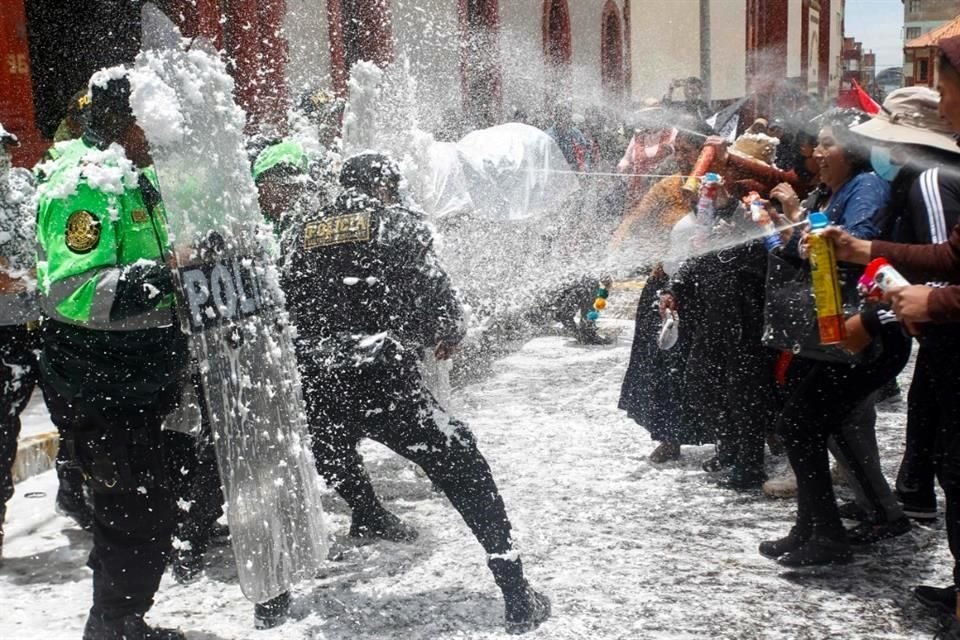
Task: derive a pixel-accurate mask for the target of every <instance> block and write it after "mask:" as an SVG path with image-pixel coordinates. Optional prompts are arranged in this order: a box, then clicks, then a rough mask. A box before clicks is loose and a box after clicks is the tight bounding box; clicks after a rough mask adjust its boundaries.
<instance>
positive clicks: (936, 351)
mask: <svg viewBox="0 0 960 640" xmlns="http://www.w3.org/2000/svg"><path fill="white" fill-rule="evenodd" d="M926 346H927V345H925V347H926ZM929 346H930V348H929V349H928V350H927V353H926V355H927V359H926V360H927V362H926V365H927V366H925V368H924V375H925V377H926V379H925V380H923V381H922V382H923V383H925V384H927V385H929V387H930V388H931V389H932V394H933V397H934V398H935V400H934V402H935V403H936V405H937V406H938V407H939V408H940V410H941V411H940V413H939V414H938V416H937V432H936V433H937V435H936V445H935V447H934V451H935V460H936V465H935V467H936V474H937V478H938V479H939V481H940V486H941V487H942V488H943V493H944V497H945V498H946V500H945V503H946V512H945V514H944V517H945V518H946V523H947V540H948V542H949V544H950V553H951V554H952V555H953V562H954V569H953V576H954V584H960V384H958V383H957V380H958V376H960V348H958V345H957V344H956V341H955V340H949V341H946V343H945V344H936V343H934V344H930V345H929ZM921 353H922V352H921ZM916 380H917V379H916V377H915V378H914V382H912V383H911V385H910V393H911V394H913V393H914V386H917V382H916Z"/></svg>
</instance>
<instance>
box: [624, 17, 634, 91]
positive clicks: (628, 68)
mask: <svg viewBox="0 0 960 640" xmlns="http://www.w3.org/2000/svg"><path fill="white" fill-rule="evenodd" d="M623 34H624V36H623V87H624V90H625V93H626V95H627V99H628V100H629V99H630V98H631V97H632V95H633V57H632V49H631V46H630V44H631V42H632V41H633V31H632V30H631V29H630V0H623Z"/></svg>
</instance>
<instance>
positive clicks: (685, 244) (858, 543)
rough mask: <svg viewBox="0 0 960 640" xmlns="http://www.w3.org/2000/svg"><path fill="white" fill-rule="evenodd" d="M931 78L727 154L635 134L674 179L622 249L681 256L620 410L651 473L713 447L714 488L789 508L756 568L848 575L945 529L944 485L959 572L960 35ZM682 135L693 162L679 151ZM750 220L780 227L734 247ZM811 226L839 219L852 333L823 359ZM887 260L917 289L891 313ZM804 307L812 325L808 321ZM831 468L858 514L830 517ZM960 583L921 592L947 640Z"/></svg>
mask: <svg viewBox="0 0 960 640" xmlns="http://www.w3.org/2000/svg"><path fill="white" fill-rule="evenodd" d="M939 78H940V84H939V87H938V91H939V93H938V92H937V91H933V90H931V89H928V88H926V87H908V88H904V89H900V90H897V91H894V92H892V93H891V94H890V95H889V96H888V98H887V99H886V100H885V102H884V104H883V109H882V110H881V112H880V113H878V114H877V115H875V116H873V117H870V116H868V115H867V114H865V113H861V112H858V111H855V110H851V109H838V108H833V109H828V110H826V111H825V112H823V113H821V114H819V115H817V116H816V117H813V118H809V119H807V118H804V119H803V121H801V122H797V121H796V120H793V121H791V120H790V119H787V118H784V119H783V120H775V121H774V122H775V123H776V126H770V125H769V124H768V123H767V122H766V121H761V122H758V123H755V125H754V126H751V127H750V128H749V129H748V130H747V132H745V133H744V134H743V135H742V136H741V137H740V138H738V139H737V141H736V142H735V143H734V144H733V145H732V146H730V147H729V148H727V147H726V145H725V143H724V142H723V141H722V140H720V139H719V138H717V137H706V136H702V135H700V136H697V135H694V133H695V132H696V133H699V130H698V129H697V128H696V127H693V126H690V125H686V124H685V125H683V126H682V127H676V126H675V127H673V128H672V129H671V128H668V127H664V128H663V129H661V130H659V131H653V132H650V133H645V134H644V136H645V144H646V147H647V149H648V151H647V153H646V154H643V155H642V156H641V158H642V160H649V162H646V163H643V162H642V161H641V162H635V163H633V164H634V166H642V168H643V170H642V173H650V174H663V173H675V175H674V176H672V177H669V178H663V179H660V181H659V182H655V183H654V184H653V185H652V186H646V191H645V193H644V194H643V195H642V196H641V198H640V200H639V204H637V205H636V206H635V207H634V209H633V211H632V212H630V213H628V214H627V216H626V217H625V219H624V223H623V226H622V228H621V230H619V232H618V234H617V236H616V237H615V239H614V242H615V243H616V242H622V241H623V240H624V239H625V238H629V237H630V235H631V234H633V233H636V232H637V231H636V229H637V228H638V227H639V228H643V232H644V233H649V232H650V229H657V228H659V232H660V233H666V234H668V236H669V245H670V249H669V251H667V252H666V254H667V255H666V256H665V258H664V260H663V261H662V262H661V263H659V264H656V265H655V266H654V267H653V270H652V272H651V273H650V276H649V278H648V280H647V283H646V286H645V289H644V291H643V295H642V297H641V299H640V303H639V306H638V309H637V316H636V330H635V333H634V342H633V349H632V355H631V361H630V365H629V368H628V370H627V372H626V375H625V377H624V381H623V388H622V393H621V399H620V408H621V409H623V410H625V411H626V412H627V415H628V416H630V417H631V418H633V419H634V420H635V421H636V422H637V423H638V424H640V425H642V426H643V427H644V428H646V429H647V430H648V431H649V432H650V434H651V437H652V438H653V439H654V440H655V441H658V442H659V446H657V447H656V448H655V449H654V451H653V453H652V454H651V456H650V459H651V461H652V462H654V463H657V464H662V463H665V462H668V461H671V460H675V459H677V458H679V457H680V456H681V455H682V447H683V446H684V445H700V444H708V443H709V444H714V443H715V444H716V446H717V454H716V456H715V457H714V458H711V459H710V460H708V461H707V462H705V463H704V465H703V466H704V469H705V470H707V471H709V472H714V473H717V474H718V482H719V484H720V485H721V486H725V487H729V488H731V489H734V490H737V491H746V492H756V493H758V494H759V493H760V491H761V490H762V491H763V492H765V493H767V494H768V495H770V496H774V497H780V498H785V497H795V498H796V505H797V513H796V522H795V524H794V525H793V526H792V527H791V528H790V530H789V531H788V532H786V535H785V536H784V537H782V538H779V539H775V540H766V541H762V542H760V544H759V553H760V554H762V555H764V556H766V557H769V558H771V559H773V560H775V561H776V562H777V563H779V564H780V565H782V566H785V567H791V568H796V567H807V566H820V565H832V564H842V563H847V562H850V561H851V559H852V558H853V553H854V551H855V550H856V549H857V548H861V547H863V546H867V545H872V544H874V543H876V542H878V541H880V540H884V539H888V538H895V537H897V536H900V535H902V534H904V533H906V532H908V531H909V530H910V529H911V520H915V521H918V522H930V521H931V520H934V519H936V517H937V515H938V509H937V499H936V493H935V490H934V483H935V479H937V480H939V482H940V485H941V487H942V488H943V492H944V495H945V504H946V509H945V514H944V517H945V519H946V524H947V527H946V528H947V537H948V541H949V544H950V549H951V551H952V552H953V554H954V557H955V558H956V559H957V560H960V525H958V524H957V523H958V517H960V516H958V513H960V512H958V507H957V505H956V503H955V500H956V496H955V494H956V478H955V468H956V467H957V465H958V463H957V460H956V459H955V458H956V455H957V453H956V451H957V444H956V443H957V441H958V440H957V434H958V431H957V429H958V426H957V425H958V423H957V417H956V415H955V406H956V402H955V401H954V398H955V395H956V385H955V383H954V382H952V381H951V378H952V377H953V376H954V375H955V374H956V363H957V345H956V335H957V333H956V329H955V328H954V326H953V324H952V323H954V322H956V320H957V318H958V315H957V314H958V312H957V309H958V307H957V306H956V291H958V290H960V289H958V288H957V287H956V286H955V283H956V282H957V281H956V279H955V278H956V264H957V256H958V255H960V253H958V249H957V247H958V246H960V245H958V244H957V243H958V242H960V232H958V230H957V228H956V225H957V222H958V217H957V216H958V215H960V201H958V182H957V181H958V179H960V172H958V166H960V162H958V161H960V147H958V146H957V142H956V135H957V134H960V110H958V106H960V105H958V102H957V100H958V96H960V39H952V40H951V39H948V40H945V41H944V42H943V43H942V44H941V53H940V58H939ZM684 136H688V137H692V138H693V139H692V140H689V142H690V143H692V144H693V145H694V148H691V149H689V150H688V149H686V148H685V147H686V144H685V143H686V142H687V141H685V140H684ZM671 144H672V145H673V149H672V150H670V151H668V152H666V153H664V152H663V151H662V150H661V149H660V147H661V145H671ZM785 149H789V152H787V153H783V151H784V150H785ZM698 154H699V155H698ZM698 157H699V158H700V159H703V158H706V159H707V160H708V162H705V163H703V165H702V166H701V163H700V162H697V165H698V167H699V170H700V173H701V174H702V173H703V172H704V171H711V172H714V173H715V174H716V175H715V176H713V179H714V180H716V181H718V182H720V183H721V185H722V186H721V187H720V189H719V195H718V196H717V197H716V199H715V202H714V203H710V202H705V201H704V192H703V187H701V189H700V191H699V192H698V191H697V190H695V189H694V190H690V191H685V190H684V185H685V181H686V179H687V178H686V177H687V176H688V175H689V174H690V173H691V172H692V170H691V167H692V166H694V165H693V164H692V163H693V162H695V161H697V158H698ZM654 161H659V164H656V165H655V168H651V167H652V166H653V164H654ZM671 161H672V163H673V166H669V167H666V168H659V167H665V166H666V165H665V163H669V162H671ZM758 162H759V164H757V163H758ZM783 169H786V171H784V170H783ZM641 188H643V187H641ZM744 196H747V197H744ZM751 203H754V206H753V207H752V206H751ZM705 204H709V205H711V206H709V207H705ZM756 206H759V207H760V212H761V215H760V219H761V220H768V221H772V222H773V223H774V225H775V226H774V227H770V226H768V227H766V230H765V231H761V232H759V233H757V234H756V235H755V236H754V239H752V240H749V241H746V242H739V241H738V242H735V243H731V242H728V241H727V238H729V236H730V235H731V233H733V234H734V235H736V233H735V232H732V230H735V229H736V228H737V227H738V226H743V225H747V226H749V225H750V224H751V220H753V221H756V220H757V211H756V209H755V207H756ZM751 211H753V215H751ZM814 212H820V213H822V214H824V215H825V216H826V217H827V219H828V220H829V223H830V225H831V226H830V227H829V230H828V231H826V232H825V236H826V237H828V238H830V239H831V241H832V242H833V243H834V245H835V247H836V257H837V260H838V261H839V267H838V273H839V280H840V283H841V298H842V305H843V310H844V315H845V318H846V319H845V336H846V337H845V338H843V340H842V341H841V342H840V343H839V344H838V345H832V346H826V345H822V344H820V339H819V336H818V335H817V327H816V322H815V317H814V316H813V315H812V307H811V303H810V300H811V296H812V288H811V278H810V273H809V270H810V267H809V261H808V258H809V256H808V251H809V241H810V235H809V233H810V232H809V230H808V229H807V228H806V227H805V225H804V223H805V221H806V219H807V217H808V216H809V215H810V214H812V213H814ZM705 214H706V215H705ZM644 225H645V226H646V228H644ZM950 229H953V231H952V232H950V231H949V230H950ZM743 235H749V234H741V237H742V236H743ZM878 257H883V258H886V259H887V260H888V261H889V262H890V263H891V264H892V265H893V266H894V267H895V268H897V269H899V270H901V271H902V273H903V274H904V275H905V276H906V277H907V279H908V280H909V281H910V282H912V283H918V284H913V285H911V286H907V287H902V288H897V289H894V290H892V291H891V292H888V293H887V294H886V296H885V298H884V300H883V301H878V300H877V299H875V298H869V297H865V296H864V285H863V282H862V276H863V274H864V265H866V264H867V263H868V262H870V261H871V260H872V259H874V258H878ZM919 283H927V284H919ZM804 307H806V308H808V311H809V312H808V313H806V315H804V313H801V312H799V311H798V310H800V309H803V308H804ZM668 324H674V325H676V326H675V331H676V336H675V344H674V343H673V341H668V342H667V344H666V345H664V343H663V341H662V340H658V339H660V338H662V337H663V330H664V328H665V327H666V326H667V325H668ZM914 340H915V341H916V342H917V343H918V345H919V351H918V353H917V360H916V367H915V369H914V373H913V378H912V382H911V385H910V390H909V395H908V412H907V416H908V417H907V424H906V425H904V426H905V440H906V447H905V450H904V452H903V459H902V461H901V464H900V470H899V473H898V476H897V478H896V483H895V486H894V488H893V489H891V487H890V485H889V484H888V482H887V479H886V478H885V477H884V474H883V471H882V469H881V465H880V456H879V453H878V446H877V440H876V433H875V425H876V404H877V402H878V400H879V399H882V398H884V397H887V396H889V395H891V394H894V393H899V389H898V387H897V386H896V376H897V374H898V373H899V372H900V371H901V370H902V369H903V368H904V366H905V365H906V363H907V361H908V358H909V356H910V352H911V347H912V344H913V342H914ZM765 444H767V445H769V448H770V451H771V452H772V453H780V452H782V451H784V450H785V452H786V455H787V459H788V461H789V465H790V469H789V470H788V474H787V475H786V476H784V477H780V478H773V479H768V478H767V475H766V472H765V465H764V454H765ZM828 452H829V453H828ZM830 453H832V454H833V457H834V458H835V459H836V464H837V467H838V469H839V470H840V475H842V476H844V477H845V478H846V480H847V482H848V483H849V484H850V486H851V489H852V490H853V494H854V496H855V500H854V501H853V502H849V503H844V504H838V503H837V499H836V496H835V493H834V487H833V484H834V479H833V477H832V473H831V468H830V456H829V454H830ZM845 520H846V521H849V522H853V523H854V525H853V526H849V527H845V525H844V521H845ZM957 566H960V564H957ZM956 571H957V570H956V569H955V571H954V584H951V585H948V586H946V587H938V586H928V585H920V586H917V587H916V588H915V590H914V595H915V596H916V598H917V599H918V600H920V601H921V602H922V603H923V604H925V605H927V606H930V607H931V608H933V609H934V610H935V611H937V612H938V613H940V614H943V615H945V618H944V620H943V631H942V632H941V633H942V634H943V636H942V637H946V638H954V637H960V624H958V623H957V619H956V613H957V610H958V606H957V605H958V601H957V587H956V580H957V576H958V574H957V572H956Z"/></svg>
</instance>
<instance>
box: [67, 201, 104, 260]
mask: <svg viewBox="0 0 960 640" xmlns="http://www.w3.org/2000/svg"><path fill="white" fill-rule="evenodd" d="M66 240H67V247H69V248H70V250H71V251H73V252H75V253H86V252H88V251H90V250H91V249H93V248H94V247H95V246H97V243H98V242H100V221H99V220H97V217H96V216H95V215H93V214H92V213H90V212H89V211H74V212H73V213H71V214H70V217H69V218H67V229H66Z"/></svg>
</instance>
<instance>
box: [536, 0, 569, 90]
mask: <svg viewBox="0 0 960 640" xmlns="http://www.w3.org/2000/svg"><path fill="white" fill-rule="evenodd" d="M543 57H544V67H545V69H544V71H545V75H546V101H547V107H548V109H549V107H550V105H551V104H552V103H554V102H556V101H557V100H558V99H559V98H561V97H564V96H569V93H570V64H571V63H572V62H573V44H572V38H571V35H570V8H569V6H568V5H567V0H543Z"/></svg>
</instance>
